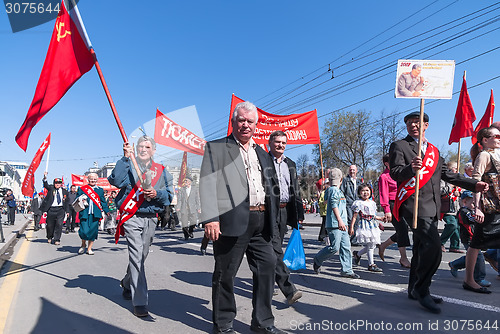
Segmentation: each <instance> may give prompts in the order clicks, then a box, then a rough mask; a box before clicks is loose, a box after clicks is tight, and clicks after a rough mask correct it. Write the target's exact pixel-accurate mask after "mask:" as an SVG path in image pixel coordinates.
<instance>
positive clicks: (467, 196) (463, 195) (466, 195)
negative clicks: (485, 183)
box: [460, 190, 474, 199]
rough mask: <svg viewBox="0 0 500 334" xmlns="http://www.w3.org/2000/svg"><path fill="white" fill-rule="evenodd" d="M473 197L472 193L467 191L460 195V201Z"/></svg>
mask: <svg viewBox="0 0 500 334" xmlns="http://www.w3.org/2000/svg"><path fill="white" fill-rule="evenodd" d="M472 197H474V194H473V193H472V191H469V190H465V191H464V192H463V193H462V194H461V195H460V198H461V199H465V198H472Z"/></svg>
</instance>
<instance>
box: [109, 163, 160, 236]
mask: <svg viewBox="0 0 500 334" xmlns="http://www.w3.org/2000/svg"><path fill="white" fill-rule="evenodd" d="M164 168H165V167H163V166H162V165H160V164H157V163H156V162H154V161H152V162H151V170H152V171H153V177H152V178H151V186H152V187H154V186H155V185H156V183H157V182H158V180H159V179H160V177H161V175H162V174H163V169H164ZM144 175H145V173H144V174H143V175H142V179H144ZM142 202H144V192H143V189H142V185H141V180H139V181H137V183H136V184H135V185H134V187H133V188H132V191H131V192H130V193H129V194H128V195H127V197H126V198H125V200H124V201H123V203H122V205H120V208H119V210H118V213H119V217H120V218H119V221H118V225H117V227H116V233H115V243H118V239H120V235H123V236H125V229H124V228H123V224H124V223H125V222H126V221H127V220H129V219H130V218H131V217H132V216H133V215H134V214H135V213H136V212H137V210H138V209H139V208H140V207H141V205H142ZM117 219H118V218H117Z"/></svg>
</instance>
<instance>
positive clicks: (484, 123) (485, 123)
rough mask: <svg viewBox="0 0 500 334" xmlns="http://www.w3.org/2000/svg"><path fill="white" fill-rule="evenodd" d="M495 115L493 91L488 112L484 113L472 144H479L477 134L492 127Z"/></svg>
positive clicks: (472, 138)
mask: <svg viewBox="0 0 500 334" xmlns="http://www.w3.org/2000/svg"><path fill="white" fill-rule="evenodd" d="M494 113H495V101H494V100H493V89H492V90H491V94H490V101H489V102H488V106H487V107H486V111H485V112H484V115H483V117H482V118H481V120H480V121H479V123H478V124H477V126H476V128H475V129H474V133H473V134H472V137H471V140H472V144H475V143H476V142H477V138H476V136H477V133H478V132H479V130H481V129H484V128H487V127H489V126H491V124H492V123H493V114H494Z"/></svg>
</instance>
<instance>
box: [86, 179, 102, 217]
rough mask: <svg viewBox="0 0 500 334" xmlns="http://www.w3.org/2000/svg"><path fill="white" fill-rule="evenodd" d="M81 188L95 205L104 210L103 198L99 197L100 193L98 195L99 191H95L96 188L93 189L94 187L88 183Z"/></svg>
mask: <svg viewBox="0 0 500 334" xmlns="http://www.w3.org/2000/svg"><path fill="white" fill-rule="evenodd" d="M80 189H82V191H83V192H84V193H85V195H87V196H88V197H89V198H90V199H91V200H92V202H94V203H95V205H97V207H98V208H99V210H101V212H102V211H103V210H102V205H101V198H100V197H99V195H97V193H96V192H95V191H94V189H92V187H91V186H89V185H88V184H86V185H84V186H81V187H80Z"/></svg>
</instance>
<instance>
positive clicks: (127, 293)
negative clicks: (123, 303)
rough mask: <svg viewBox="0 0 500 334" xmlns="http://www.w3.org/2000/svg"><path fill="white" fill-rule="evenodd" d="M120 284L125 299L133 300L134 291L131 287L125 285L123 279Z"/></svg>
mask: <svg viewBox="0 0 500 334" xmlns="http://www.w3.org/2000/svg"><path fill="white" fill-rule="evenodd" d="M120 286H121V287H122V289H123V291H122V296H123V299H125V300H132V291H131V290H130V289H127V288H126V287H125V285H123V280H121V281H120Z"/></svg>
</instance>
